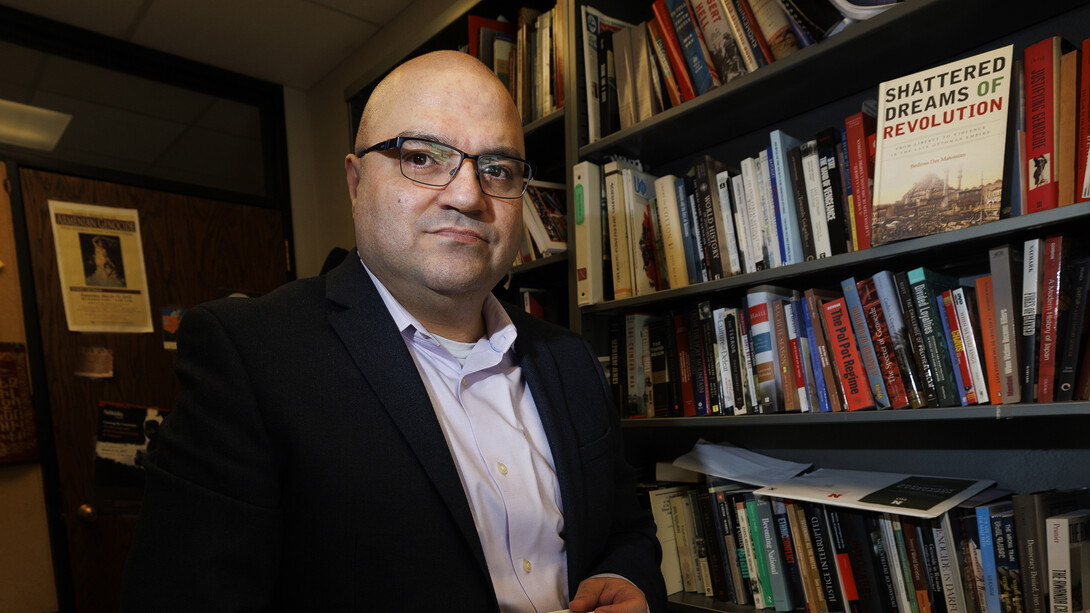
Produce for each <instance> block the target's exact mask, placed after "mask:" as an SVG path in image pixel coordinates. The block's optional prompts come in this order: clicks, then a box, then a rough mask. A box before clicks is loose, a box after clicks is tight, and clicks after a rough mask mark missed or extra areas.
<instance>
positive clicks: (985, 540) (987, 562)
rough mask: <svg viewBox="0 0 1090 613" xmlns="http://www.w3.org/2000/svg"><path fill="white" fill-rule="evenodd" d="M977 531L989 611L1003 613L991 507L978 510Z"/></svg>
mask: <svg viewBox="0 0 1090 613" xmlns="http://www.w3.org/2000/svg"><path fill="white" fill-rule="evenodd" d="M976 523H977V526H976V529H977V534H978V538H979V539H980V565H981V570H982V572H983V577H984V595H985V602H986V603H987V610H988V611H1002V610H1003V609H1002V605H1001V604H1000V603H999V575H998V574H997V571H996V566H995V544H994V543H995V542H994V540H993V539H994V537H993V532H992V517H991V512H990V509H989V507H987V506H983V507H977V508H976Z"/></svg>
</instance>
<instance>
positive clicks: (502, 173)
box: [481, 164, 511, 181]
mask: <svg viewBox="0 0 1090 613" xmlns="http://www.w3.org/2000/svg"><path fill="white" fill-rule="evenodd" d="M481 172H483V173H484V174H486V175H488V176H489V178H492V179H496V180H499V181H509V180H511V170H510V169H509V168H506V167H504V166H500V165H499V164H490V165H488V166H485V167H484V168H482V169H481Z"/></svg>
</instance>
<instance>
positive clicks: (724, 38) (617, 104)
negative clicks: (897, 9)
mask: <svg viewBox="0 0 1090 613" xmlns="http://www.w3.org/2000/svg"><path fill="white" fill-rule="evenodd" d="M895 1H896V0H891V1H879V2H868V3H867V4H869V5H870V8H871V9H875V8H876V7H881V8H884V7H888V6H889V5H891V4H894V3H895ZM844 4H848V3H844ZM651 6H652V13H653V17H652V18H651V19H649V20H648V21H644V22H641V23H637V24H631V23H628V22H625V21H622V20H619V19H615V18H613V17H610V16H608V15H606V14H604V13H602V12H601V11H599V10H597V9H595V8H594V7H591V6H584V7H583V25H584V27H583V52H584V60H585V75H586V82H587V92H588V95H587V105H588V128H589V141H590V142H594V141H596V140H598V139H599V138H600V137H602V136H606V135H608V134H610V133H612V132H614V131H616V130H618V129H623V128H627V127H629V126H631V125H633V124H635V123H638V122H640V121H643V120H644V119H647V118H648V117H650V116H652V115H654V114H655V113H657V112H659V111H662V110H665V109H668V108H670V107H673V106H677V105H678V104H681V103H682V102H686V101H688V100H692V99H693V98H695V97H696V96H699V95H701V94H704V93H706V92H708V91H710V90H711V89H713V88H715V87H718V86H719V85H721V84H723V83H729V82H730V81H732V80H734V79H736V78H738V77H740V76H742V75H744V74H747V73H749V72H753V71H754V70H757V69H758V68H760V67H762V66H767V65H769V64H771V63H773V62H775V61H776V60H780V59H783V58H785V57H787V56H788V55H790V54H792V53H794V52H796V51H798V50H799V49H801V48H803V47H807V46H809V45H812V44H814V43H815V42H819V41H821V40H822V39H824V38H826V37H827V36H831V35H832V34H834V33H836V32H838V31H840V29H842V28H843V27H844V26H845V25H847V24H848V23H850V22H851V21H852V20H851V19H846V18H845V15H844V14H843V12H842V11H841V10H840V9H839V8H838V7H837V3H836V2H832V1H830V0H655V1H654V2H653V3H652V5H651ZM848 8H849V9H850V7H848ZM853 14H855V15H856V16H860V15H859V14H858V13H853ZM863 16H864V17H865V16H869V15H863Z"/></svg>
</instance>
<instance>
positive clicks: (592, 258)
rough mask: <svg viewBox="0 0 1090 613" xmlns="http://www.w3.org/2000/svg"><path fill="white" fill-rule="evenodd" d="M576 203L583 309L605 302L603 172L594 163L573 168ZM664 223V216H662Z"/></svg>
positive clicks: (577, 271)
mask: <svg viewBox="0 0 1090 613" xmlns="http://www.w3.org/2000/svg"><path fill="white" fill-rule="evenodd" d="M572 184H573V193H574V199H575V202H574V204H575V211H574V213H575V215H574V221H575V286H576V294H577V297H576V302H577V304H579V306H589V305H591V304H598V303H600V302H603V301H604V300H605V294H604V286H603V284H602V266H601V263H602V260H601V257H600V256H598V254H600V253H601V252H602V200H604V198H603V197H602V196H603V193H602V168H601V167H600V166H598V165H597V164H595V163H594V162H588V161H584V162H579V163H578V164H576V165H575V166H573V167H572ZM660 219H661V216H660Z"/></svg>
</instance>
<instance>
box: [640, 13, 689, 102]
mask: <svg viewBox="0 0 1090 613" xmlns="http://www.w3.org/2000/svg"><path fill="white" fill-rule="evenodd" d="M647 35H648V37H649V41H650V44H651V50H652V51H653V53H654V56H655V65H656V66H658V69H659V75H660V76H661V77H662V84H663V87H664V88H665V90H666V95H667V97H668V99H669V101H670V106H671V107H674V106H677V105H679V104H681V102H682V99H681V88H680V87H678V81H677V75H675V74H674V66H673V64H672V63H671V62H670V56H669V55H667V51H666V39H665V38H664V34H663V32H662V26H661V25H659V22H658V20H657V19H651V20H649V21H648V22H647Z"/></svg>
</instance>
